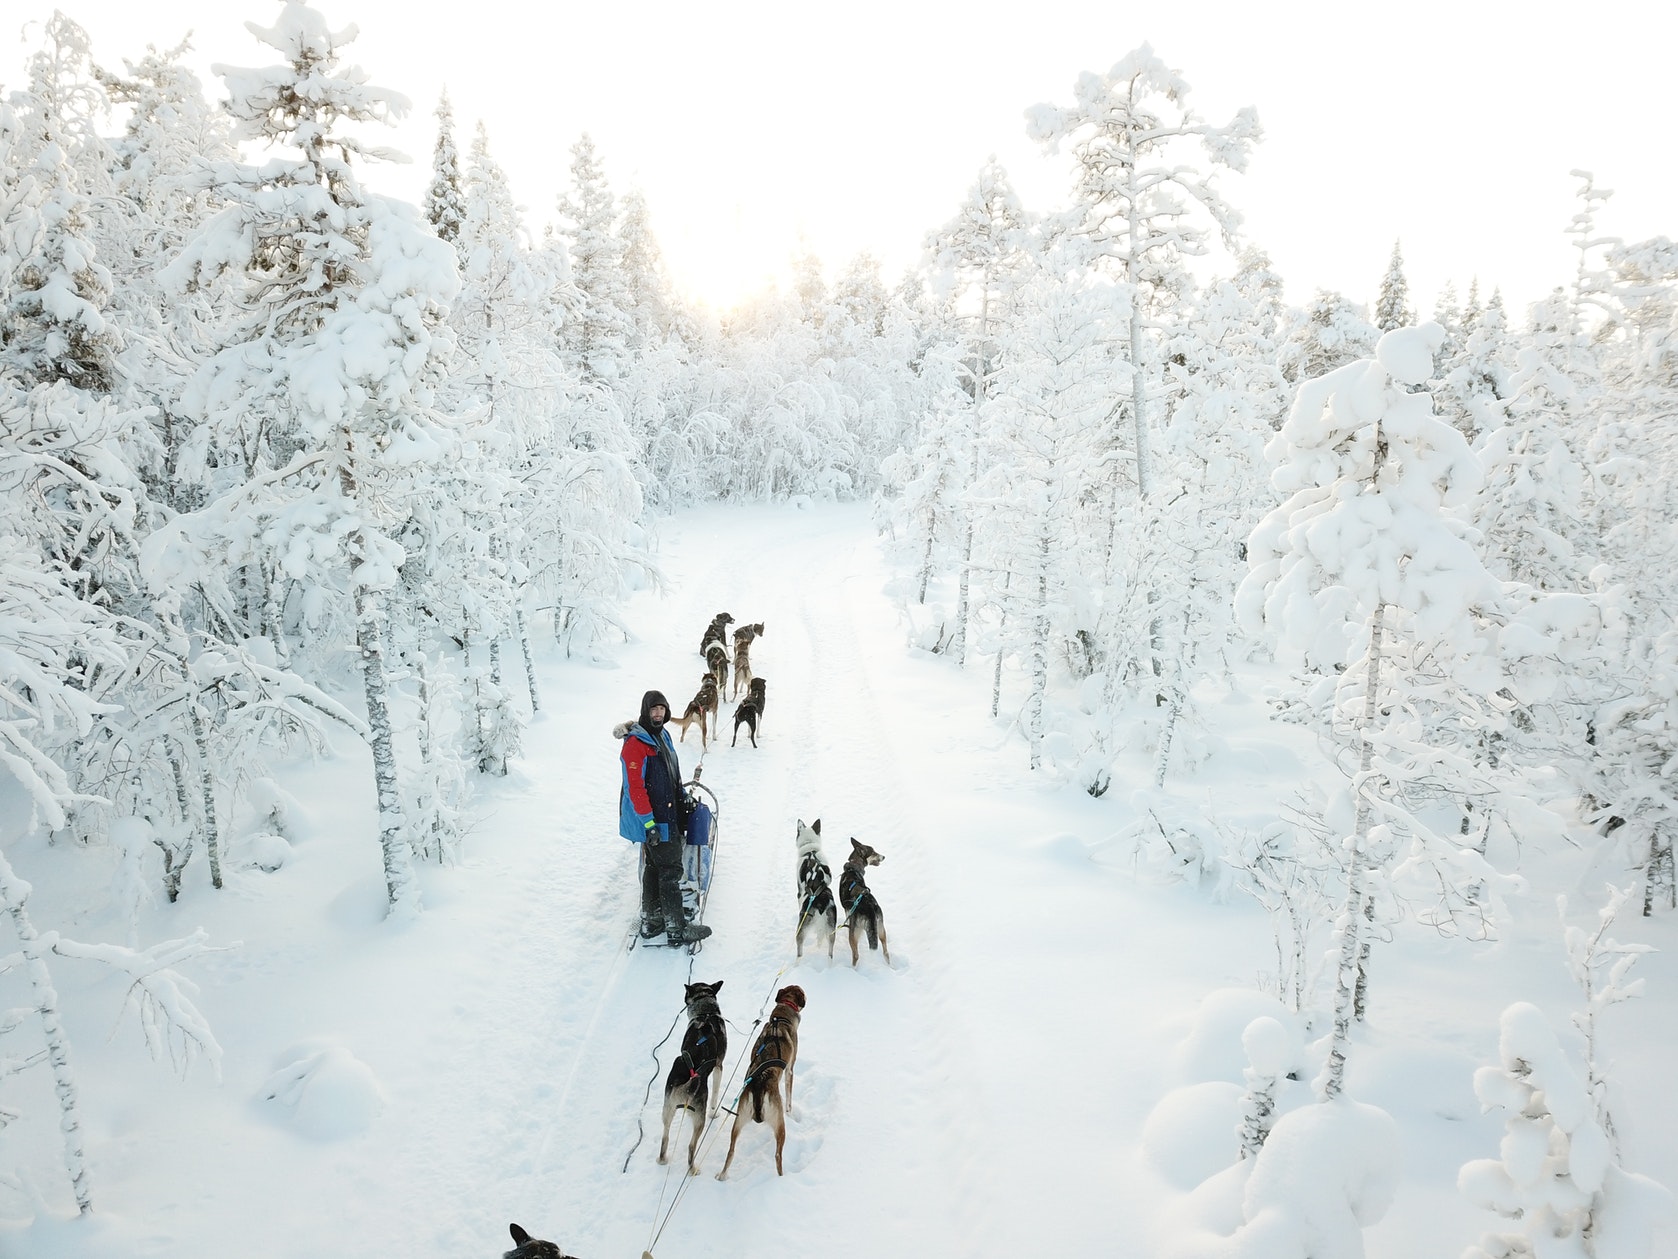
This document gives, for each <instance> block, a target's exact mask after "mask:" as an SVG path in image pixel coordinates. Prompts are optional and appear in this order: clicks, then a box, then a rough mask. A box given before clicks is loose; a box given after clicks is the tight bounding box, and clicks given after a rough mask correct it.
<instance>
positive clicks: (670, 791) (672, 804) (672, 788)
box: [612, 722, 681, 844]
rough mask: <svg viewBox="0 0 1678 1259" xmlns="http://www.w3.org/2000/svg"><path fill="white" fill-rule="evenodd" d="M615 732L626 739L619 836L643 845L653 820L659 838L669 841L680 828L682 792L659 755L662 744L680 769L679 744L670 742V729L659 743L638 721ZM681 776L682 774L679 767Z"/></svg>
mask: <svg viewBox="0 0 1678 1259" xmlns="http://www.w3.org/2000/svg"><path fill="white" fill-rule="evenodd" d="M612 733H613V734H615V735H617V736H618V737H619V738H621V739H622V740H623V750H622V752H621V753H620V755H619V757H618V764H619V766H620V768H621V769H622V771H623V786H622V789H621V790H620V791H619V793H618V834H620V835H622V836H623V837H624V838H625V839H627V840H629V841H630V842H631V843H635V844H639V843H640V842H642V841H643V840H644V839H646V837H647V819H648V818H649V817H650V818H652V819H653V821H655V822H656V823H657V824H658V830H659V838H660V839H661V840H663V839H668V838H669V837H670V831H671V828H673V827H677V815H676V798H677V795H678V794H679V793H680V790H681V784H680V782H672V781H671V779H670V771H669V769H668V768H667V767H666V765H665V763H664V757H663V756H661V755H659V744H660V743H662V744H663V745H664V748H665V749H666V750H667V752H668V754H669V757H670V759H671V760H672V761H673V762H676V764H677V765H678V767H679V765H680V762H679V761H677V760H676V745H675V744H674V743H672V742H671V740H670V730H669V728H668V727H666V728H665V729H663V730H660V731H659V732H658V739H657V741H655V740H654V738H653V736H652V735H650V734H648V733H647V732H646V730H644V729H643V728H642V727H641V726H640V725H638V724H636V723H634V722H630V723H628V724H627V725H624V726H619V727H618V728H617V729H616V730H614V731H613V732H612ZM677 773H678V774H679V773H680V769H679V768H678V770H677ZM635 797H641V798H642V799H641V800H637V799H636V798H635ZM641 803H644V804H645V806H646V808H645V810H644V811H643V810H642V809H641V808H639V807H637V806H638V805H639V804H641Z"/></svg>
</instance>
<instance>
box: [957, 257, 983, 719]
mask: <svg viewBox="0 0 1678 1259" xmlns="http://www.w3.org/2000/svg"><path fill="white" fill-rule="evenodd" d="M992 279H993V277H992V275H991V273H990V271H989V270H988V269H987V270H986V272H985V282H984V286H983V289H982V291H981V292H980V294H979V344H978V345H977V346H976V347H975V348H974V351H973V448H972V450H971V451H970V452H969V457H968V468H967V484H968V485H969V486H971V485H972V484H973V482H974V480H975V479H977V477H978V475H979V434H980V432H981V431H983V430H982V429H981V427H980V425H981V422H982V420H983V412H984V406H985V400H986V398H987V397H988V396H989V381H988V379H987V377H988V372H987V371H986V369H985V361H986V355H985V346H986V345H987V344H988V343H989V340H990V288H991V282H992ZM964 514H965V515H966V517H967V527H966V529H965V530H963V533H964V535H965V537H964V539H963V542H962V547H961V579H960V582H959V583H958V585H957V588H956V589H957V593H956V632H955V636H954V638H953V639H952V640H951V642H950V649H951V651H952V652H953V653H954V654H955V658H956V663H957V664H958V665H964V664H966V663H967V619H968V615H969V613H970V611H971V608H972V600H971V584H972V579H973V509H972V508H971V507H968V508H967V509H966V511H965V513H964ZM992 715H994V713H993V714H992Z"/></svg>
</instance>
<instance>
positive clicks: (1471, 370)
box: [1435, 286, 1514, 442]
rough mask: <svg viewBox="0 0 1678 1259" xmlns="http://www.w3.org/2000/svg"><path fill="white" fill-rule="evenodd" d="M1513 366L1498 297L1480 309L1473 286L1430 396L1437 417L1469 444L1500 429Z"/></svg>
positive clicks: (1506, 329)
mask: <svg viewBox="0 0 1678 1259" xmlns="http://www.w3.org/2000/svg"><path fill="white" fill-rule="evenodd" d="M1513 361H1514V357H1513V350H1512V348H1511V346H1510V344H1509V328H1508V316H1507V314H1506V313H1505V311H1504V309H1503V297H1502V295H1501V294H1499V293H1496V292H1494V293H1493V294H1492V297H1491V300H1490V301H1489V302H1488V303H1487V304H1486V306H1485V307H1484V308H1483V309H1482V308H1481V307H1480V305H1479V298H1478V290H1477V286H1470V288H1469V301H1468V305H1467V307H1466V309H1465V311H1464V313H1463V317H1462V332H1461V336H1460V337H1459V339H1458V342H1457V345H1456V348H1455V349H1454V350H1453V349H1452V348H1451V344H1450V341H1449V340H1447V342H1446V352H1445V353H1444V354H1443V355H1442V356H1441V357H1440V361H1439V381H1440V384H1439V387H1438V389H1437V391H1436V393H1435V396H1436V398H1437V399H1438V404H1439V411H1440V414H1441V415H1443V416H1444V417H1445V418H1446V419H1447V420H1449V421H1450V422H1451V423H1452V424H1453V425H1455V426H1456V428H1457V430H1458V431H1459V432H1461V433H1462V435H1463V436H1464V437H1466V438H1468V439H1469V441H1470V442H1473V441H1475V440H1476V439H1478V438H1479V437H1481V436H1482V435H1484V434H1485V433H1488V432H1490V431H1491V430H1493V429H1495V428H1500V427H1502V425H1503V423H1504V420H1505V418H1506V412H1505V410H1504V403H1505V402H1506V401H1507V399H1508V397H1509V377H1510V366H1511V364H1512V363H1513Z"/></svg>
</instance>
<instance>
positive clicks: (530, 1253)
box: [501, 1224, 577, 1259]
mask: <svg viewBox="0 0 1678 1259" xmlns="http://www.w3.org/2000/svg"><path fill="white" fill-rule="evenodd" d="M507 1231H508V1232H509V1233H511V1234H512V1235H513V1249H511V1250H509V1251H508V1252H507V1253H506V1254H504V1255H502V1256H501V1259H577V1256H575V1255H567V1254H566V1253H565V1252H564V1251H563V1250H561V1249H560V1248H559V1247H558V1246H556V1245H554V1244H553V1243H552V1242H545V1241H539V1240H538V1239H536V1238H534V1237H532V1236H531V1235H530V1234H529V1233H527V1232H525V1231H524V1230H523V1229H522V1228H520V1227H519V1226H518V1225H517V1224H509V1225H508V1226H507Z"/></svg>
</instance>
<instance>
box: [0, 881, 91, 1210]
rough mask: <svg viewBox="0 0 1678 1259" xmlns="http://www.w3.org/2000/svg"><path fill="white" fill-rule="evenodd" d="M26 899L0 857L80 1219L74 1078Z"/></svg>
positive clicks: (82, 1197)
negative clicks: (37, 1015)
mask: <svg viewBox="0 0 1678 1259" xmlns="http://www.w3.org/2000/svg"><path fill="white" fill-rule="evenodd" d="M28 899H29V884H27V883H25V882H24V881H23V880H22V879H20V878H18V877H17V874H16V873H15V872H14V871H13V870H12V867H11V864H10V863H9V862H8V861H7V860H6V858H5V855H4V854H0V902H3V903H4V904H5V907H6V912H7V913H9V914H10V915H11V917H12V924H13V926H14V927H15V928H16V930H17V938H18V943H19V945H20V946H21V952H22V953H23V960H24V968H25V970H26V972H27V973H28V975H29V983H30V987H31V988H33V989H34V992H35V1001H36V1005H35V1012H36V1013H37V1014H39V1015H40V1016H41V1030H42V1032H43V1033H44V1034H45V1037H46V1043H47V1061H48V1062H49V1063H50V1064H51V1066H52V1079H53V1090H54V1092H56V1093H57V1094H58V1113H59V1120H58V1128H59V1131H60V1132H62V1133H63V1134H64V1168H65V1171H67V1172H68V1173H69V1175H70V1187H71V1189H73V1190H74V1191H75V1195H76V1209H77V1210H78V1211H79V1212H80V1213H81V1214H83V1215H86V1214H87V1213H88V1212H89V1211H91V1210H93V1196H92V1190H91V1189H90V1187H89V1185H88V1174H87V1155H86V1153H85V1152H84V1151H83V1149H82V1121H81V1114H80V1102H79V1101H78V1099H77V1093H76V1078H75V1075H74V1074H73V1073H72V1072H71V1070H70V1042H69V1040H68V1039H67V1038H66V1036H65V1035H64V1024H63V1022H62V1021H61V1020H60V1019H59V1017H58V992H57V990H56V989H55V988H54V987H53V984H52V974H51V972H49V971H48V970H47V961H46V952H47V950H46V948H45V947H43V945H42V944H41V938H40V936H39V935H37V934H36V931H35V926H34V924H33V923H32V922H30V921H29V913H28V911H27V910H26V909H25V908H24V902H25V901H27V900H28Z"/></svg>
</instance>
